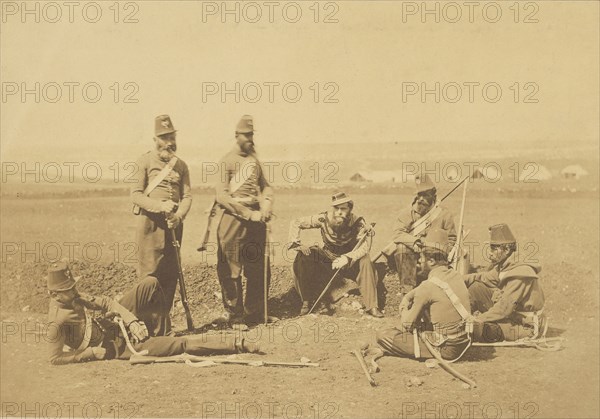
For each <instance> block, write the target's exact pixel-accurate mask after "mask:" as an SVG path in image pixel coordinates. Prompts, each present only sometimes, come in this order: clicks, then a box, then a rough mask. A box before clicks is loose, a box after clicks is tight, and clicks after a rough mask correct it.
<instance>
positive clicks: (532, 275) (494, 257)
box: [465, 224, 544, 342]
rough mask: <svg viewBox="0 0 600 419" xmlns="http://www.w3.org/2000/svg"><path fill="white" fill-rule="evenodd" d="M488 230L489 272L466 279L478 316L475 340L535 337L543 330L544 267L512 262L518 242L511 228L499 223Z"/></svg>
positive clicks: (479, 273) (487, 340) (489, 340)
mask: <svg viewBox="0 0 600 419" xmlns="http://www.w3.org/2000/svg"><path fill="white" fill-rule="evenodd" d="M489 231H490V260H491V262H492V265H491V266H490V269H489V270H488V271H485V272H478V273H473V274H469V275H466V276H465V284H466V285H467V287H468V289H469V296H470V299H471V309H472V310H473V313H475V314H476V315H475V318H474V321H475V324H474V333H473V337H474V339H475V340H476V341H478V342H499V341H503V340H508V341H515V340H518V339H522V338H536V337H538V335H539V332H540V331H542V329H543V318H542V317H541V315H542V310H543V308H544V292H543V291H542V287H541V285H540V281H539V278H538V273H539V272H540V271H541V270H542V268H541V266H539V265H537V264H534V263H525V262H519V261H515V260H510V259H511V256H513V254H514V252H515V251H516V249H517V241H516V239H515V237H514V236H513V234H512V232H511V231H510V229H509V228H508V225H506V224H497V225H494V226H491V227H490V228H489ZM512 259H514V257H513V258H512ZM477 312H478V313H479V314H477Z"/></svg>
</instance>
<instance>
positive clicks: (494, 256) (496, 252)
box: [489, 244, 509, 263]
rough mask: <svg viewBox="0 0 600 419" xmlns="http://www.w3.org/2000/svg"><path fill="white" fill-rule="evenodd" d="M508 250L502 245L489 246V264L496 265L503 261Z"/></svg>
mask: <svg viewBox="0 0 600 419" xmlns="http://www.w3.org/2000/svg"><path fill="white" fill-rule="evenodd" d="M508 253H509V248H508V246H507V245H504V244H490V253H489V257H490V262H492V263H498V262H502V261H504V260H505V259H506V258H507V257H508Z"/></svg>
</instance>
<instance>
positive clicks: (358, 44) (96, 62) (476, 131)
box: [1, 1, 600, 160]
mask: <svg viewBox="0 0 600 419" xmlns="http://www.w3.org/2000/svg"><path fill="white" fill-rule="evenodd" d="M7 3H8V6H7ZM235 3H236V2H230V3H228V5H229V7H231V8H232V9H233V8H234V7H236V6H235ZM275 3H276V7H275V9H274V15H273V20H274V22H273V23H270V22H269V17H268V11H269V9H268V7H267V6H266V5H265V2H257V3H254V4H255V5H258V7H260V10H261V12H262V13H263V16H262V18H261V20H260V21H259V22H258V23H249V22H246V21H245V20H244V17H246V18H248V19H253V18H254V16H255V10H256V9H255V10H252V9H251V8H248V7H247V9H246V12H247V13H246V15H244V14H242V13H241V14H240V20H241V22H240V23H239V24H236V23H235V22H234V19H235V17H234V16H233V15H226V16H225V18H226V19H227V21H226V22H225V23H222V22H221V18H222V16H221V13H220V10H219V11H216V14H215V15H208V14H207V11H211V10H214V9H212V8H213V7H216V8H219V9H220V7H221V5H222V2H193V1H185V2H183V1H182V2H177V1H170V2H161V1H145V2H143V1H142V2H131V4H132V5H136V7H137V10H136V9H134V7H133V6H130V7H129V8H128V9H127V10H125V9H124V8H123V7H124V5H123V4H121V7H122V8H121V10H120V15H119V17H118V19H119V20H123V19H124V17H125V15H128V14H129V13H132V12H135V15H134V16H133V17H134V18H136V19H138V21H139V22H138V23H128V24H126V23H122V22H121V23H114V21H113V19H114V17H115V16H114V10H112V9H109V7H111V5H112V4H113V2H99V4H100V5H101V7H102V17H101V18H100V20H99V21H98V22H97V23H87V22H86V21H85V20H84V19H83V17H82V10H81V8H78V9H75V11H74V16H73V18H74V22H73V23H70V22H69V16H68V12H69V10H68V8H67V7H66V6H65V7H64V8H63V9H62V18H61V19H60V20H59V21H58V22H57V23H50V22H48V21H47V20H52V19H53V18H54V16H55V13H56V11H55V10H50V9H47V10H45V11H44V10H41V9H40V23H36V22H35V21H34V20H35V16H34V15H25V16H22V14H21V12H22V11H21V10H20V8H21V4H22V3H21V2H3V3H2V4H3V6H2V8H3V9H2V19H3V21H2V28H1V54H2V55H1V59H2V62H1V76H2V83H3V85H2V87H3V95H4V96H3V98H2V109H1V111H2V112H1V149H2V159H3V160H6V159H26V158H27V157H28V156H31V155H33V154H36V155H38V154H41V155H45V156H50V158H52V157H55V154H56V153H61V152H64V150H65V149H66V150H69V152H72V153H80V154H81V155H82V156H86V157H87V158H89V156H93V155H96V154H103V155H106V154H110V153H111V150H113V149H114V150H115V153H118V151H117V150H119V149H120V147H122V146H123V145H126V148H128V149H137V148H143V147H144V146H145V145H146V144H149V142H150V140H151V138H152V136H153V120H154V117H155V116H156V115H159V114H163V113H168V114H169V115H171V117H172V119H173V122H174V124H175V127H176V128H177V129H178V130H179V140H180V141H185V142H186V143H188V144H189V143H191V142H193V143H194V148H196V149H202V148H214V147H215V146H216V144H221V143H222V142H223V141H227V140H228V139H230V138H232V133H233V131H234V128H235V124H236V123H237V120H238V119H239V117H240V116H241V115H242V114H251V115H253V116H254V118H255V127H256V130H257V139H260V141H261V142H263V143H265V144H281V146H282V147H284V148H287V147H293V144H295V143H321V142H333V143H342V142H344V141H351V142H354V143H356V142H365V143H367V142H389V141H399V142H402V141H405V140H410V141H415V140H421V139H422V140H427V141H440V142H444V143H447V144H448V145H452V144H457V145H459V144H465V143H467V144H469V147H470V148H476V147H477V144H482V143H486V144H487V145H486V147H488V148H489V144H494V143H497V144H498V150H505V149H506V148H507V147H510V145H511V144H515V145H516V144H519V143H520V142H522V141H525V140H527V141H532V140H533V141H540V142H542V141H551V142H558V143H560V144H564V145H565V146H566V147H568V144H569V143H570V142H573V141H575V142H590V143H597V142H598V137H599V133H598V115H599V102H598V92H599V90H600V88H599V84H598V80H599V71H598V70H599V69H598V63H599V56H598V48H599V45H598V42H599V41H598V40H599V30H598V21H599V20H600V19H599V18H600V16H599V3H598V2H596V1H575V2H559V1H538V2H532V3H534V4H535V5H536V8H535V9H534V8H531V9H528V10H525V9H523V8H522V9H521V10H520V11H519V16H518V17H517V16H515V10H514V9H510V7H511V5H513V4H514V2H499V3H498V4H500V7H501V11H502V17H501V18H500V19H499V21H498V22H497V23H489V22H488V21H486V19H484V17H483V15H482V10H481V9H482V8H483V6H484V5H485V2H482V3H478V5H479V6H478V8H476V9H475V11H474V15H473V20H474V22H473V23H470V22H469V16H468V13H469V10H468V9H467V8H466V7H463V8H462V10H461V13H462V18H461V19H460V20H459V21H458V22H457V23H450V22H448V21H447V19H452V18H453V17H454V13H455V11H453V10H450V9H445V12H443V11H442V8H443V7H444V6H446V4H447V3H444V2H441V3H438V4H439V5H440V6H439V7H440V22H439V23H435V21H434V19H435V16H425V17H427V19H428V20H427V22H425V23H422V22H421V18H422V16H421V13H420V11H417V12H416V14H414V15H409V14H407V12H408V11H410V10H407V9H406V8H407V7H413V6H415V7H420V5H421V2H393V1H379V2H367V1H341V2H330V3H326V2H321V3H319V4H317V6H319V9H320V14H319V17H318V19H319V21H320V22H319V23H315V22H314V19H315V15H314V10H315V6H314V4H315V3H314V2H312V1H311V2H298V3H297V4H298V5H299V7H300V9H301V10H302V17H301V18H300V20H299V21H298V22H297V23H288V22H286V20H285V19H284V17H283V14H282V9H283V7H284V6H286V5H288V4H289V3H286V2H275ZM433 3H435V2H433ZM31 4H32V6H31V7H32V8H33V7H34V6H33V3H31ZM58 4H62V3H61V2H58ZM84 4H86V2H83V3H81V5H84ZM455 4H459V5H461V4H463V2H458V3H455ZM40 7H41V6H40ZM238 7H240V8H242V7H243V4H242V3H239V6H238ZM252 7H254V6H252ZM287 7H288V9H286V10H288V13H289V14H288V15H287V16H291V18H293V17H294V9H293V8H291V9H290V7H291V6H287ZM294 7H295V6H294ZM311 7H312V9H311ZM431 7H435V6H434V5H431ZM513 7H514V6H513ZM15 8H17V9H19V10H15ZM203 8H204V12H205V13H204V15H203ZM403 8H404V9H405V10H404V15H403ZM88 12H89V15H91V16H92V17H93V15H94V13H92V12H93V10H88ZM333 12H335V15H334V16H333V18H334V19H337V20H338V23H323V22H322V20H324V18H325V16H326V15H328V14H330V13H333ZM493 12H495V11H494V10H488V16H492V17H493V16H494V13H493ZM13 13H14V14H13ZM44 13H45V14H46V15H44ZM444 13H445V14H444ZM89 15H88V16H89ZM528 15H529V16H530V19H537V20H538V22H537V23H524V22H523V20H525V19H526V17H527V16H528ZM531 16H533V18H532V17H531ZM203 17H204V20H205V21H206V22H203ZM22 18H24V19H27V21H26V22H25V23H22V22H21V19H22ZM445 18H446V19H445ZM515 18H517V19H518V20H519V22H518V23H515V22H514V20H515ZM403 20H405V22H403ZM36 82H39V83H40V86H43V87H44V88H46V93H47V94H48V95H49V96H54V95H55V90H53V89H54V88H53V87H52V86H53V85H52V83H58V84H59V85H60V86H62V88H61V92H62V97H61V99H60V100H59V101H58V102H57V103H49V102H48V101H46V100H45V99H44V97H41V98H40V103H35V98H34V95H28V96H26V98H25V99H26V100H25V101H24V103H22V100H21V96H20V92H17V94H14V95H10V94H8V92H10V89H12V88H14V86H18V88H19V89H20V88H21V84H22V83H26V86H27V87H28V88H30V89H34V85H35V83H36ZM65 82H67V83H70V82H76V83H80V85H79V86H78V87H75V88H74V89H75V90H74V93H75V96H74V103H69V99H68V93H69V90H68V86H66V85H64V83H65ZM90 82H91V83H97V84H98V85H99V86H100V87H101V89H102V97H101V99H100V100H99V101H98V102H97V103H88V102H86V101H85V100H84V98H83V96H82V92H81V86H83V85H84V84H86V83H90ZM127 82H132V83H135V85H136V86H137V87H138V88H139V90H138V91H137V93H135V95H134V98H136V99H138V101H139V102H138V103H123V99H124V96H125V95H126V94H128V93H132V91H133V90H132V89H133V87H130V88H129V89H128V90H126V89H125V88H124V85H125V83H127ZM236 82H238V83H240V93H241V92H242V90H241V89H242V88H243V87H245V88H246V90H245V92H246V93H247V95H248V97H249V98H250V99H252V98H253V97H254V96H255V94H256V90H254V87H253V86H255V84H254V83H256V84H258V85H259V86H261V87H262V97H261V98H260V100H258V102H257V103H249V102H248V101H245V100H244V97H243V96H242V97H241V98H240V103H235V100H234V97H233V95H229V96H227V97H226V101H225V103H222V101H221V98H220V95H218V94H217V95H213V96H207V97H206V99H205V100H203V95H202V92H203V83H205V84H204V86H205V89H206V86H207V84H206V83H216V84H217V86H219V88H220V87H221V84H222V83H224V84H225V85H226V86H227V87H228V88H230V89H234V88H235V83H236ZM270 82H273V83H280V85H279V86H278V87H277V86H275V87H274V89H275V90H274V103H269V98H268V93H269V91H268V86H267V85H265V84H264V83H270ZM327 82H330V83H333V84H332V85H329V88H328V89H325V83H327ZM436 82H439V83H440V86H441V87H440V89H442V88H443V87H444V86H445V87H446V90H445V93H446V94H447V96H448V98H449V99H452V98H453V97H455V95H456V90H455V86H462V87H461V89H462V91H461V93H462V96H461V99H460V100H458V102H457V103H451V102H450V101H449V100H445V99H444V97H443V96H442V97H441V98H440V99H441V100H440V103H435V100H434V96H433V95H428V96H427V97H426V101H425V103H422V100H421V97H420V94H416V95H413V96H407V98H406V100H405V101H403V99H402V92H403V83H405V84H404V86H405V89H406V88H407V87H406V86H408V85H407V84H406V83H411V86H413V87H414V86H418V87H420V86H421V83H425V86H427V87H428V88H430V89H433V88H434V87H435V83H436ZM465 82H473V83H479V85H478V87H474V98H473V103H469V98H468V95H469V91H468V87H466V86H465V85H464V83H465ZM15 83H16V84H15ZM115 83H119V91H120V96H119V99H118V102H119V103H114V87H113V90H111V86H114V84H115ZM286 83H292V84H294V83H296V84H297V85H299V86H300V87H301V88H302V95H301V97H300V98H299V100H298V102H297V103H290V102H288V101H286V100H285V99H284V97H283V94H282V90H281V86H283V85H284V84H286ZM315 83H319V93H320V95H319V98H318V101H319V103H315V102H314V91H315ZM412 83H416V84H412ZM449 83H450V84H449ZM486 83H497V85H498V86H500V88H501V89H502V97H501V98H500V99H499V100H498V102H496V103H488V102H487V101H486V100H485V99H484V97H483V93H482V89H481V87H482V86H483V85H485V84H486ZM515 83H519V84H518V86H519V98H518V102H519V103H515V100H514V99H515V96H514V95H515V89H516V87H515V86H516V85H515ZM525 83H531V84H530V85H527V86H528V87H527V88H526V87H525ZM211 86H214V85H211ZM311 86H312V89H313V90H311ZM473 86H475V85H473ZM40 89H42V87H40ZM334 89H337V91H336V92H335V95H334V96H333V97H334V98H335V99H337V100H338V103H323V101H324V97H325V95H327V94H328V93H332V92H333V91H334ZM534 90H535V92H534ZM90 92H91V94H93V93H94V91H93V90H91V91H90ZM288 92H290V95H292V96H293V93H295V90H288ZM440 92H441V90H440ZM489 92H491V93H492V94H493V93H494V90H489ZM530 93H532V94H533V95H532V96H531V97H532V98H534V99H537V100H538V102H537V103H523V102H524V99H525V96H526V95H527V94H530ZM219 147H220V146H219Z"/></svg>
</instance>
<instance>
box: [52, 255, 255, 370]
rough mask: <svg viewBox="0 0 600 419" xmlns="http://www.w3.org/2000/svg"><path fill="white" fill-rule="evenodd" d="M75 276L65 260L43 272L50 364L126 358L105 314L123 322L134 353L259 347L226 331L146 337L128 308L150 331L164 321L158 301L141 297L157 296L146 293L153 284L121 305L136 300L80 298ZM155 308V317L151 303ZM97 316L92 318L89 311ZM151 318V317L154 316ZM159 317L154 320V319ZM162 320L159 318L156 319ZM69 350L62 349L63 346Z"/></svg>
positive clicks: (142, 287)
mask: <svg viewBox="0 0 600 419" xmlns="http://www.w3.org/2000/svg"><path fill="white" fill-rule="evenodd" d="M75 285H76V280H75V278H73V275H72V274H71V271H70V269H69V267H68V265H67V264H66V263H65V262H59V263H55V264H54V265H53V266H51V267H50V269H49V271H48V293H49V294H50V296H51V300H50V310H49V313H48V320H49V325H48V336H47V339H46V340H47V341H48V342H49V349H50V363H52V364H53V365H63V364H70V363H76V362H84V361H94V360H99V359H112V358H120V359H128V358H129V357H130V356H131V355H132V353H131V351H130V349H129V348H127V344H126V341H125V339H124V336H123V334H122V332H121V330H120V328H119V326H118V324H117V323H115V322H113V321H112V320H110V317H115V316H118V317H120V320H122V321H123V323H124V325H125V328H126V330H127V331H128V338H129V336H130V341H131V346H132V347H133V349H134V350H135V351H136V352H141V351H147V355H150V356H170V355H179V354H182V353H188V354H191V355H207V354H216V353H235V352H258V351H259V349H258V346H257V345H256V344H253V343H245V342H244V340H243V339H236V338H235V337H234V336H227V335H196V336H185V337H174V336H150V337H149V336H148V330H147V328H146V326H145V324H144V322H142V321H140V320H139V319H138V318H137V317H136V316H135V315H134V314H132V313H131V311H130V310H132V309H138V310H139V311H140V312H142V313H144V314H145V315H146V319H145V320H146V324H151V325H152V327H153V329H151V330H152V331H153V333H155V332H157V331H159V332H160V330H161V329H160V325H163V327H164V324H165V321H166V319H165V317H164V316H168V311H166V310H165V309H164V307H163V306H162V305H160V304H161V301H160V299H158V300H154V301H151V302H149V301H144V300H143V299H144V298H149V297H154V298H156V295H161V294H162V290H160V288H158V290H159V291H160V292H159V293H158V294H156V293H151V292H149V290H152V289H153V288H154V289H155V290H156V288H155V287H154V285H157V284H154V285H153V284H149V283H145V282H143V283H140V284H138V285H137V286H136V287H134V288H133V289H132V290H130V291H129V292H128V293H127V294H125V296H124V297H123V299H122V301H123V302H124V304H125V303H127V304H128V303H130V302H135V304H134V305H132V306H129V307H124V306H123V305H121V304H119V303H117V302H116V301H114V300H113V299H111V298H107V297H91V296H83V295H80V294H79V293H78V292H77V289H76V287H75ZM157 302H158V304H159V305H156V306H154V307H155V308H156V311H155V313H154V314H155V315H153V314H152V313H151V310H150V307H151V306H152V305H153V304H155V303H157ZM96 311H97V312H100V314H102V316H97V317H92V316H93V315H94V314H98V313H94V312H96ZM153 318H155V319H154V320H153ZM156 319H158V321H156ZM160 319H162V320H160ZM65 345H66V346H67V347H69V348H71V350H70V351H67V352H65V351H64V346H65Z"/></svg>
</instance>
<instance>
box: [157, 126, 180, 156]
mask: <svg viewBox="0 0 600 419" xmlns="http://www.w3.org/2000/svg"><path fill="white" fill-rule="evenodd" d="M154 144H156V151H157V152H158V157H159V158H160V159H161V160H162V161H169V160H171V159H172V158H173V156H175V152H176V151H177V141H176V134H175V133H172V134H167V135H161V136H160V137H154Z"/></svg>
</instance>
